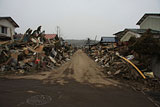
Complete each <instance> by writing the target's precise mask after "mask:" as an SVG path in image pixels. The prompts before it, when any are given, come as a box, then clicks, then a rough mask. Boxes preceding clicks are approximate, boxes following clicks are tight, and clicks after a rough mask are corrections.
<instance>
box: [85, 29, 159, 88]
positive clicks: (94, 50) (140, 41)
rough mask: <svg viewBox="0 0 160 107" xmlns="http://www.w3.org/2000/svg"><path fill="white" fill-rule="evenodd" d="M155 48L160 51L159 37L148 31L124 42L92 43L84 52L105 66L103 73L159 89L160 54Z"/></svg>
mask: <svg viewBox="0 0 160 107" xmlns="http://www.w3.org/2000/svg"><path fill="white" fill-rule="evenodd" d="M158 50H160V39H158V38H157V37H155V36H153V35H152V34H151V33H150V31H149V30H148V31H147V32H146V33H145V34H144V35H142V36H141V37H140V38H131V39H130V41H129V42H128V43H126V44H125V45H122V46H116V44H106V45H103V44H95V45H90V48H86V50H85V51H86V52H87V54H88V55H89V56H90V57H91V58H92V59H93V60H95V62H97V63H98V64H99V65H100V66H102V67H103V68H104V71H103V72H104V73H105V74H106V75H107V76H108V77H111V78H117V79H123V80H133V81H137V82H141V83H142V84H144V83H146V84H147V87H152V88H154V89H155V88H156V89H160V87H159V84H160V82H159V78H160V72H159V69H160V68H159V65H160V62H159V59H160V58H159V56H160V53H159V51H158ZM122 57H123V58H125V59H127V60H129V61H130V62H132V63H133V64H130V63H129V61H126V60H124V59H123V58H122ZM133 65H134V66H135V67H136V68H137V69H138V70H139V71H140V72H141V73H142V75H144V77H143V76H142V75H141V74H140V72H138V70H137V69H135V67H134V66H133ZM155 81H156V82H155ZM157 84H158V85H157ZM157 87H158V88H157Z"/></svg>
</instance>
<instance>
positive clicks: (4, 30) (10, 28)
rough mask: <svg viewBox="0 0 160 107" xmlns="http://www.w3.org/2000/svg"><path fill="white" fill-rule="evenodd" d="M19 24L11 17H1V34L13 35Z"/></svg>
mask: <svg viewBox="0 0 160 107" xmlns="http://www.w3.org/2000/svg"><path fill="white" fill-rule="evenodd" d="M17 27H19V26H18V24H17V23H16V22H15V21H14V20H13V19H12V18H11V17H0V36H7V37H12V36H13V35H14V34H15V29H16V28H17Z"/></svg>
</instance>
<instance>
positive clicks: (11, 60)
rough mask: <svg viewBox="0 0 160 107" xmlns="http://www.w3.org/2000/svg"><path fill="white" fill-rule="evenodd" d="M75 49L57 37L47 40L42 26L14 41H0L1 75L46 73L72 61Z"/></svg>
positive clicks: (28, 31) (29, 30)
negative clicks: (71, 57)
mask: <svg viewBox="0 0 160 107" xmlns="http://www.w3.org/2000/svg"><path fill="white" fill-rule="evenodd" d="M73 52H74V49H73V47H72V46H71V45H69V44H68V43H66V42H64V40H63V39H62V38H59V37H58V36H57V35H56V36H55V37H54V38H49V39H48V38H46V36H45V32H44V31H41V26H39V27H38V28H37V30H34V31H32V30H31V29H28V30H27V31H26V32H25V34H24V35H23V36H21V37H20V38H19V39H17V40H14V41H4V40H3V41H0V58H1V59H0V74H6V73H16V74H25V73H29V72H34V71H40V70H41V71H46V70H49V69H54V68H55V67H57V66H60V65H61V64H63V63H64V62H65V61H68V60H70V56H71V55H72V54H73Z"/></svg>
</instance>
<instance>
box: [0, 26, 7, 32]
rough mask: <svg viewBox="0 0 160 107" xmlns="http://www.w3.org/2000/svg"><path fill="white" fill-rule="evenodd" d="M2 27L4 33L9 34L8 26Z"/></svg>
mask: <svg viewBox="0 0 160 107" xmlns="http://www.w3.org/2000/svg"><path fill="white" fill-rule="evenodd" d="M1 28H2V29H1V31H2V33H4V34H7V27H4V26H2V27H1Z"/></svg>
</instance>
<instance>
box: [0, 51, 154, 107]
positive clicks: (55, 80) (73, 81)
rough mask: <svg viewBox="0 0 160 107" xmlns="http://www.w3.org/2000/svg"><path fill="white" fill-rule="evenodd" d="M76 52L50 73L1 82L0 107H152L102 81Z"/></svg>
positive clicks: (96, 70) (93, 65)
mask: <svg viewBox="0 0 160 107" xmlns="http://www.w3.org/2000/svg"><path fill="white" fill-rule="evenodd" d="M101 71H103V69H102V68H101V67H100V66H98V65H97V64H96V63H95V62H94V61H93V60H91V59H90V58H89V57H88V56H87V55H86V54H85V53H83V52H82V51H81V50H78V51H77V52H76V53H75V54H74V55H73V57H72V58H71V60H70V61H68V62H67V63H66V64H64V65H62V66H61V67H60V68H58V69H56V70H54V71H51V72H42V73H39V74H35V75H29V76H5V77H4V76H3V77H1V79H0V87H1V88H0V107H35V106H41V107H155V106H156V105H155V103H153V102H152V100H151V99H150V98H149V97H148V96H147V95H145V94H143V93H142V92H139V91H135V90H133V89H132V88H131V87H129V86H126V85H124V84H123V83H121V82H118V81H116V80H113V79H109V78H107V77H105V75H104V74H103V73H102V72H101Z"/></svg>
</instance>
